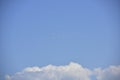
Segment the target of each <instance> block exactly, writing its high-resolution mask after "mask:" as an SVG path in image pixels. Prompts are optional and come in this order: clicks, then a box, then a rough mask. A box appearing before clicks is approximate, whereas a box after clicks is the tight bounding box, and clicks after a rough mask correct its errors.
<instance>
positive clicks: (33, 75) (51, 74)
mask: <svg viewBox="0 0 120 80" xmlns="http://www.w3.org/2000/svg"><path fill="white" fill-rule="evenodd" d="M93 75H95V76H96V80H120V77H119V76H120V66H111V67H109V68H107V69H100V68H97V69H95V70H90V69H88V68H85V67H82V66H81V65H80V64H78V63H74V62H71V63H70V64H69V65H64V66H54V65H48V66H45V67H28V68H25V69H24V70H23V71H21V72H17V73H15V74H14V75H11V76H10V75H6V78H5V79H6V80H91V76H93Z"/></svg>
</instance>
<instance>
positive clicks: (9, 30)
mask: <svg viewBox="0 0 120 80" xmlns="http://www.w3.org/2000/svg"><path fill="white" fill-rule="evenodd" d="M2 4H3V5H2V6H1V11H2V13H1V18H2V21H1V22H2V27H1V34H2V35H1V45H2V46H1V52H0V65H1V68H0V74H1V75H4V74H13V73H15V72H17V71H20V70H22V69H24V68H25V67H28V66H45V65H48V64H53V65H64V64H68V63H69V62H71V61H73V62H77V63H79V64H81V65H83V66H85V67H88V68H91V69H93V68H96V67H107V66H109V65H118V64H119V23H118V22H119V19H118V16H119V15H118V13H119V12H118V5H117V2H116V1H113V0H109V1H108V0H75V1H72V0H60V1H56V0H44V1H43V0H25V1H24V0H22V1H19V0H12V1H7V0H6V1H4V2H3V3H2Z"/></svg>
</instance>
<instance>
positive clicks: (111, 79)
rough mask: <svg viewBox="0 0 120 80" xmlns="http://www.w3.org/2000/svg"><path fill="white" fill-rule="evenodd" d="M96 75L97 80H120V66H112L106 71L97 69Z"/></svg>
mask: <svg viewBox="0 0 120 80" xmlns="http://www.w3.org/2000/svg"><path fill="white" fill-rule="evenodd" d="M94 73H95V74H96V78H97V80H120V65H119V66H110V67H109V68H106V69H101V68H97V69H95V71H94Z"/></svg>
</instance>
